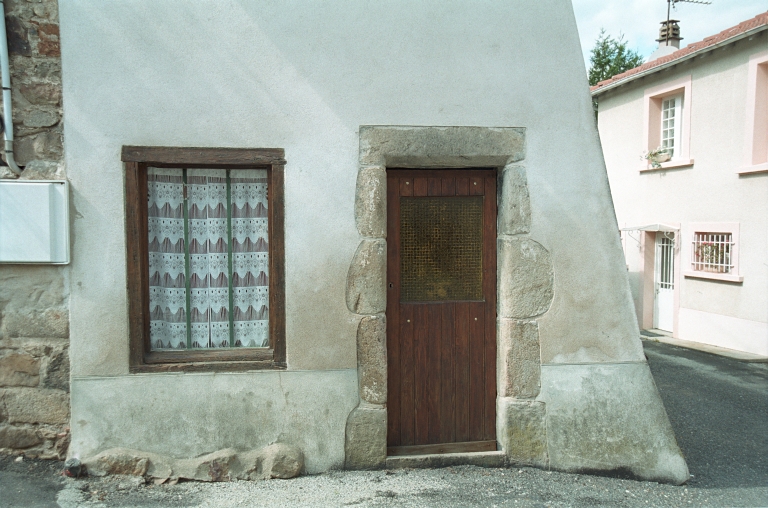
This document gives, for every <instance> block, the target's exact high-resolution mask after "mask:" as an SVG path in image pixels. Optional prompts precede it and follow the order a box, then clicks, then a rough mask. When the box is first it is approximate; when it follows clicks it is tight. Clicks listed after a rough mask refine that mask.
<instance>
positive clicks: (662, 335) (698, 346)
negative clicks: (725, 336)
mask: <svg viewBox="0 0 768 508" xmlns="http://www.w3.org/2000/svg"><path fill="white" fill-rule="evenodd" d="M651 332H652V333H653V334H654V336H653V337H649V336H647V335H643V334H640V339H642V340H648V341H652V342H662V343H664V344H669V345H670V346H677V347H683V348H686V349H695V350H696V351H702V352H704V353H709V354H712V355H718V356H724V357H726V358H731V359H733V360H739V361H741V362H747V363H768V356H762V355H756V354H754V353H747V352H746V351H737V350H735V349H728V348H724V347H720V346H713V345H711V344H704V343H703V342H694V341H691V340H682V339H675V338H674V337H672V336H670V335H667V334H666V332H663V331H661V330H655V329H654V330H651Z"/></svg>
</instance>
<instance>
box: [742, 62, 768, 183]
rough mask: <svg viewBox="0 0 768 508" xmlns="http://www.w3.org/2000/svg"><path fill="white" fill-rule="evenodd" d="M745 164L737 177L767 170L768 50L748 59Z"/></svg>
mask: <svg viewBox="0 0 768 508" xmlns="http://www.w3.org/2000/svg"><path fill="white" fill-rule="evenodd" d="M748 80H749V81H748V90H747V111H746V119H747V125H746V129H745V132H746V139H745V144H744V146H745V151H744V164H743V166H742V167H741V168H739V170H738V173H739V174H747V173H758V172H764V171H768V51H764V52H762V53H758V54H755V55H752V56H751V57H750V59H749V78H748Z"/></svg>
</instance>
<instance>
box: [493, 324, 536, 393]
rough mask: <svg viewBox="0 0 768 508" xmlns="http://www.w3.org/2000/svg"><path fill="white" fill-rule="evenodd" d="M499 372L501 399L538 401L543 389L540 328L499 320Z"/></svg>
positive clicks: (497, 371) (534, 325)
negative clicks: (537, 398) (513, 398)
mask: <svg viewBox="0 0 768 508" xmlns="http://www.w3.org/2000/svg"><path fill="white" fill-rule="evenodd" d="M497 337H498V352H497V356H496V358H497V364H498V365H497V369H496V373H497V376H498V382H497V386H498V390H499V396H500V397H515V398H518V399H534V398H536V396H537V395H538V394H539V390H540V388H541V353H540V347H539V325H538V324H537V323H536V321H520V320H516V319H499V321H498V333H497Z"/></svg>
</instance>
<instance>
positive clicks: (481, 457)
mask: <svg viewBox="0 0 768 508" xmlns="http://www.w3.org/2000/svg"><path fill="white" fill-rule="evenodd" d="M506 460H507V458H506V456H505V455H504V452H503V451H495V452H469V453H436V454H429V455H397V456H393V457H387V463H386V468H387V469H404V468H434V467H448V466H478V467H504V466H505V465H506Z"/></svg>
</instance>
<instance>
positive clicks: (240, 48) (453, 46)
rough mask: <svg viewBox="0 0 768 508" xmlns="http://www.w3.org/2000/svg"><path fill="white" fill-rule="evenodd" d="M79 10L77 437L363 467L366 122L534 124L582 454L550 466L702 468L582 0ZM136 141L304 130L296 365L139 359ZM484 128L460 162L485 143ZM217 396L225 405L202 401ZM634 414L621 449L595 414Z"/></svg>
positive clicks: (298, 183)
mask: <svg viewBox="0 0 768 508" xmlns="http://www.w3.org/2000/svg"><path fill="white" fill-rule="evenodd" d="M60 15H61V39H62V48H63V49H62V59H63V67H64V71H63V75H64V97H65V99H64V110H65V114H64V118H65V120H64V122H65V131H66V139H67V144H66V160H67V167H68V175H69V177H70V181H71V184H72V189H73V190H72V193H73V196H72V203H73V205H72V206H73V215H74V216H75V219H74V225H73V239H72V271H71V279H72V289H71V303H70V313H71V343H72V345H71V358H72V399H73V403H72V434H73V440H72V447H71V451H70V453H71V454H72V455H90V454H93V453H97V452H99V451H101V450H104V449H106V448H109V447H112V446H126V447H133V448H141V449H144V450H147V451H151V452H154V453H162V454H167V455H172V456H186V455H190V454H191V455H194V454H201V453H206V452H210V451H214V450H216V449H217V448H221V447H224V446H236V447H240V448H249V447H251V448H256V447H260V446H266V445H268V444H269V443H271V442H274V441H276V440H286V441H291V442H293V443H294V444H297V446H299V447H300V448H302V450H303V452H304V453H305V455H306V457H307V461H306V468H307V471H310V472H318V471H324V470H327V469H331V468H335V467H343V466H344V446H345V428H344V424H343V421H344V420H346V415H347V414H349V413H350V411H352V409H353V408H354V407H355V406H356V405H358V403H359V400H358V398H357V397H358V386H357V385H358V375H357V368H358V361H359V358H358V356H357V353H356V341H357V340H358V339H357V337H356V333H357V332H356V330H357V328H358V323H359V322H360V319H361V317H360V315H357V314H354V313H353V312H351V311H350V309H349V308H348V304H347V303H346V302H345V291H347V289H346V288H347V283H348V282H347V277H348V273H352V272H351V271H350V262H351V260H352V259H353V255H355V252H356V250H357V249H358V245H360V243H361V234H360V233H359V232H358V226H356V223H355V194H356V185H357V182H358V180H357V179H358V170H359V169H360V168H361V167H363V161H362V160H359V159H360V158H361V154H362V150H363V146H362V143H361V138H362V129H361V126H381V125H385V126H465V127H466V126H475V127H480V128H495V127H502V128H512V127H514V128H519V131H520V132H524V134H525V136H524V140H525V141H524V164H525V174H526V175H527V188H528V189H529V192H530V209H531V212H530V228H529V229H530V231H529V232H526V233H525V238H526V239H528V238H530V240H531V241H535V242H537V243H538V244H540V246H543V247H542V248H543V249H546V251H548V253H549V255H551V266H552V267H554V279H553V280H554V282H553V288H552V289H553V291H552V293H553V295H554V296H553V298H552V300H551V305H549V307H548V308H547V310H546V312H545V313H544V314H542V315H540V316H537V317H536V320H537V323H538V330H539V335H540V344H541V347H540V359H539V360H540V361H539V362H538V363H539V364H540V365H541V366H544V368H543V369H542V386H544V385H547V386H548V387H549V388H548V389H547V390H546V391H544V390H542V392H541V394H540V395H539V396H538V398H537V399H536V401H530V403H531V404H532V403H534V402H535V403H538V404H540V405H541V407H544V405H546V404H549V403H552V404H553V407H561V408H562V409H561V410H560V412H559V413H558V414H557V418H556V419H554V420H551V421H549V420H547V421H546V422H543V423H542V425H543V427H542V428H545V429H546V433H547V435H548V436H549V437H548V438H547V441H546V443H545V445H546V446H558V447H559V450H560V451H559V452H558V453H557V454H551V453H550V454H547V453H546V450H544V452H543V457H545V458H544V459H542V460H543V462H541V463H540V464H543V465H547V466H548V467H553V468H557V469H567V470H577V469H578V468H579V467H588V468H590V469H592V470H594V469H601V470H613V469H618V468H625V467H629V468H630V469H631V470H633V471H635V473H636V474H637V475H638V476H640V477H643V478H650V479H660V480H664V481H672V482H678V483H679V482H680V481H684V479H687V470H686V467H685V463H684V460H683V459H682V456H681V455H680V453H679V450H678V449H677V446H676V444H675V442H674V436H673V435H672V433H671V428H670V427H669V424H668V422H667V420H666V416H665V414H664V412H663V406H661V401H660V399H659V397H658V395H657V393H656V390H655V387H654V386H653V382H652V379H651V378H650V375H649V373H648V368H647V365H646V364H645V360H644V357H643V353H642V346H641V344H640V341H639V339H638V328H637V325H636V322H635V320H634V313H633V307H632V299H631V295H630V292H629V286H628V281H627V275H626V271H625V269H624V259H623V256H622V251H621V243H620V239H619V235H618V233H617V229H618V227H617V223H616V219H615V216H614V211H613V206H612V202H611V198H610V190H609V186H608V179H607V177H606V173H605V168H604V165H603V161H602V156H601V153H600V146H599V141H598V136H597V131H596V129H595V126H594V122H593V120H592V107H591V102H590V97H589V93H588V88H587V82H586V77H585V70H584V66H583V59H582V58H581V52H580V48H579V44H578V36H577V30H576V24H575V20H574V16H573V12H572V8H571V5H570V2H567V1H565V0H547V1H542V2H535V3H531V2H525V1H522V0H521V1H514V2H493V1H488V2H480V3H478V2H474V1H466V2H465V1H460V2H447V3H446V2H441V1H426V2H417V3H414V2H411V1H406V0H391V1H386V2H372V1H360V2H352V3H350V2H341V1H330V0H327V1H320V0H318V1H311V2H305V1H301V2H299V1H296V2H272V1H261V2H243V1H238V0H222V1H203V2H194V3H189V2H184V1H181V0H163V1H157V0H152V1H150V0H135V1H132V2H128V3H126V2H101V3H99V5H98V7H97V8H96V7H95V6H94V4H93V3H92V2H87V1H84V0H61V1H60ZM544 32H546V33H556V34H559V35H558V37H556V38H542V37H540V34H541V33H544ZM473 132H474V131H473ZM516 132H517V131H516ZM430 135H431V134H430ZM481 144H482V143H481ZM124 145H143V146H185V147H247V148H258V147H275V148H282V149H284V150H285V159H286V161H287V164H286V166H285V206H286V208H285V246H286V248H285V270H286V315H287V322H286V351H287V354H286V356H287V358H286V359H287V370H286V371H273V372H269V371H266V372H250V373H249V372H238V373H224V372H221V373H218V372H216V373H207V374H191V373H183V374H168V373H155V374H140V375H137V374H131V373H130V372H129V340H128V314H127V294H126V277H127V275H126V273H127V272H126V260H125V259H126V254H125V253H126V244H125V238H126V231H125V195H124V183H123V182H124V171H125V170H124V166H123V163H122V162H121V161H120V151H121V148H122V147H123V146H124ZM473 146H474V145H473V144H472V143H471V142H469V143H465V145H463V147H462V149H461V150H460V151H459V153H458V154H457V155H455V156H454V155H452V157H453V158H452V159H450V162H449V164H453V165H457V164H460V161H461V160H467V161H469V163H471V162H472V161H477V160H484V159H482V157H479V156H478V157H479V158H474V159H473V158H472V157H473V156H474V155H477V154H474V155H473V154H471V153H470V152H472V147H473ZM417 148H418V147H417ZM384 151H386V150H384ZM406 151H407V150H406ZM416 151H418V150H416ZM427 151H428V150H427ZM467 154H469V155H467ZM480 155H482V152H481V153H480ZM462 158H464V159H462ZM518 158H519V157H518ZM382 160H383V161H384V163H387V161H386V160H385V159H382ZM412 160H414V161H416V163H419V162H418V161H419V160H421V159H419V158H418V157H415V158H413V159H412ZM446 160H448V159H446ZM488 160H491V159H488ZM500 160H501V159H500ZM457 161H459V162H457ZM505 161H506V159H504V160H501V162H498V161H497V162H496V163H495V165H497V166H498V167H499V170H501V168H502V167H503V166H504V164H505V163H506V162H505ZM510 161H511V159H510ZM377 312H378V311H377ZM606 367H607V370H606ZM606 372H608V373H609V374H605V373H606ZM638 372H641V373H642V375H640V376H639V377H638V374H637V373H638ZM548 373H551V375H550V374H548ZM593 374H594V375H595V376H597V377H596V378H595V379H599V381H594V380H592V379H591V378H590V376H591V375H593ZM547 376H550V377H549V378H547ZM569 379H572V380H578V386H582V383H583V385H584V386H585V388H584V393H583V397H585V400H589V401H591V402H590V403H586V402H585V404H584V413H583V414H579V413H578V412H574V410H573V408H570V407H565V406H563V405H560V406H558V401H559V400H560V399H562V400H565V399H566V398H568V397H571V395H572V394H570V393H569V390H570V388H569V384H570V382H569V381H568V380H569ZM606 379H612V380H613V381H612V383H615V384H616V386H621V384H622V383H624V382H626V383H629V384H631V385H632V390H635V391H637V392H638V393H642V394H644V395H643V396H644V397H646V399H645V400H647V404H648V405H649V406H652V407H653V408H654V411H655V412H656V414H657V417H656V418H654V419H651V420H643V419H642V418H633V417H631V416H632V415H633V414H634V412H635V411H636V410H637V407H636V406H634V405H632V404H627V403H625V401H624V400H623V399H622V395H621V394H620V391H618V392H617V391H615V390H605V391H604V390H602V389H600V388H599V386H597V385H595V383H598V384H600V383H603V382H604V381H605V380H606ZM552 380H556V381H552ZM169 386H171V387H172V388H169ZM330 387H332V389H330ZM228 391H231V392H232V393H233V395H232V400H233V401H234V402H233V405H232V407H233V410H232V412H230V413H229V414H225V412H226V411H225V406H224V405H222V404H223V402H222V401H223V400H229V398H228V396H227V393H228ZM254 391H257V392H258V393H255V392H254ZM114 393H120V394H121V395H120V397H114V396H109V394H114ZM603 399H610V401H611V403H610V404H608V406H609V409H606V410H602V409H599V408H601V407H603V406H605V404H604V400H603ZM145 401H152V403H150V404H144V403H142V402H145ZM207 403H211V404H214V403H215V405H216V407H217V408H218V409H219V410H217V411H204V410H202V411H201V408H200V404H207ZM528 403H529V402H526V404H528ZM244 408H248V409H247V410H246V409H244ZM254 408H255V409H254ZM379 409H380V410H382V411H385V410H386V407H385V406H381V407H379ZM127 414H130V415H131V417H130V419H129V420H126V415H127ZM312 415H314V417H312ZM611 415H614V416H616V419H615V421H616V422H618V421H626V422H633V425H634V427H632V426H631V425H630V426H629V427H626V428H625V427H622V426H615V428H613V427H612V428H611V430H610V431H609V432H608V434H610V438H611V440H612V441H613V442H614V443H618V444H615V446H614V448H612V449H611V450H610V451H608V452H606V453H605V454H601V453H599V452H598V451H596V450H598V449H599V448H600V443H601V442H602V441H603V440H604V439H605V436H603V434H601V433H592V432H591V430H590V428H591V423H590V422H593V421H594V422H596V421H598V420H597V419H602V418H609V419H610V418H613V416H611ZM174 418H176V419H177V420H178V421H179V424H178V425H175V426H174V425H170V424H168V423H167V422H166V423H163V424H162V425H161V424H159V423H158V422H160V421H166V420H167V419H171V420H173V419H174ZM327 422H331V423H327ZM200 425H203V426H205V427H206V428H208V429H210V431H211V432H210V433H208V432H200V433H196V434H194V439H195V440H196V441H195V444H194V446H191V445H182V442H183V440H184V438H183V435H182V436H180V437H179V438H178V439H167V435H166V434H167V433H168V432H174V433H176V432H178V433H183V432H184V428H185V426H192V427H195V426H200ZM262 429H266V431H264V432H262ZM216 432H219V433H223V434H224V435H237V436H238V438H237V439H234V440H229V441H228V440H227V439H220V437H212V435H213V434H216ZM574 435H583V439H573V438H572V437H571V438H569V437H568V436H574ZM206 436H208V437H206ZM659 436H662V437H661V438H659ZM347 439H349V435H347ZM659 443H661V444H659ZM660 450H661V451H660ZM548 457H553V458H552V459H550V458H548ZM557 457H567V460H566V459H562V460H561V461H560V462H558V460H560V459H558V458H557ZM537 463H538V462H537ZM580 464H581V466H580Z"/></svg>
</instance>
